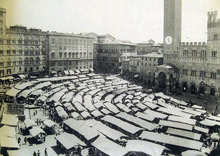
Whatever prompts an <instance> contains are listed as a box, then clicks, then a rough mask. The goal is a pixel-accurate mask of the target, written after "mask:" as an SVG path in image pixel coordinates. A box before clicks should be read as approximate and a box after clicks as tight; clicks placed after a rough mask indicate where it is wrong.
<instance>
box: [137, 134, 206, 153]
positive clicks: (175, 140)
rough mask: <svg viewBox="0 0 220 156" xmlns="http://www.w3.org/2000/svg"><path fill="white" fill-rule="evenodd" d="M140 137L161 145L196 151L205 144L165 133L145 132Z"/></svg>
mask: <svg viewBox="0 0 220 156" xmlns="http://www.w3.org/2000/svg"><path fill="white" fill-rule="evenodd" d="M140 137H141V138H144V139H147V140H151V141H156V142H160V143H165V144H170V145H175V146H180V147H185V148H189V149H195V150H200V149H201V147H202V145H203V143H202V142H199V141H194V140H189V139H185V138H179V137H175V136H170V135H165V134H163V133H155V132H147V131H143V133H142V134H141V135H140Z"/></svg>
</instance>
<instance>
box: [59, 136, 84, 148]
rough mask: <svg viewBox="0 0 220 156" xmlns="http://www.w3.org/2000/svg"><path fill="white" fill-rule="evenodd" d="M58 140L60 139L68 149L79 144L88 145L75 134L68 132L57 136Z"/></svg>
mask: <svg viewBox="0 0 220 156" xmlns="http://www.w3.org/2000/svg"><path fill="white" fill-rule="evenodd" d="M56 140H57V141H59V142H60V143H61V144H62V145H63V146H64V147H65V149H67V150H69V149H71V148H73V147H75V146H79V145H81V146H86V144H85V143H84V142H82V141H81V140H80V139H78V138H77V137H76V136H75V135H73V134H69V133H66V132H64V133H62V134H61V135H58V136H56Z"/></svg>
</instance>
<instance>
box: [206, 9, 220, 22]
mask: <svg viewBox="0 0 220 156" xmlns="http://www.w3.org/2000/svg"><path fill="white" fill-rule="evenodd" d="M207 15H208V24H210V23H220V19H217V16H218V11H210V12H208V13H207Z"/></svg>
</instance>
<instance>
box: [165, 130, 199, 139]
mask: <svg viewBox="0 0 220 156" xmlns="http://www.w3.org/2000/svg"><path fill="white" fill-rule="evenodd" d="M166 133H167V134H173V135H177V136H182V137H186V138H189V139H193V140H200V138H201V134H198V133H193V132H189V131H183V130H180V129H174V128H168V129H167V131H166Z"/></svg>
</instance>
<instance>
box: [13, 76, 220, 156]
mask: <svg viewBox="0 0 220 156" xmlns="http://www.w3.org/2000/svg"><path fill="white" fill-rule="evenodd" d="M19 88H20V89H22V91H21V92H18V94H16V98H21V97H23V98H24V101H26V100H27V99H29V98H30V97H33V98H34V100H33V104H35V105H39V103H41V105H42V106H43V107H45V108H47V109H48V110H49V117H50V120H49V119H48V120H45V121H44V125H45V127H46V129H50V131H54V129H55V125H56V124H61V125H62V127H63V130H64V133H61V134H60V135H58V136H57V137H56V140H57V146H58V147H59V148H60V149H62V151H64V152H65V153H66V152H70V153H72V152H79V151H81V150H85V149H87V148H88V147H89V148H90V149H91V150H90V152H95V153H102V154H104V155H127V154H129V153H134V154H137V153H145V154H147V155H153V156H154V155H162V154H163V155H165V154H167V153H170V154H174V155H180V154H181V153H184V152H185V153H187V152H189V151H191V152H200V153H203V154H204V155H205V154H206V153H210V152H211V150H212V147H213V146H212V143H216V142H218V141H219V136H218V134H217V133H218V132H219V126H220V117H217V116H212V115H210V114H208V113H207V112H206V111H205V110H204V109H203V108H202V107H200V106H197V105H193V106H191V105H189V104H188V103H186V102H184V101H179V100H177V99H174V98H172V97H170V96H167V95H164V94H163V93H156V94H147V93H144V92H143V91H142V87H141V86H137V85H133V84H130V83H129V82H127V81H125V80H123V79H120V78H118V77H115V76H110V77H103V76H101V75H97V74H94V73H88V74H79V75H74V76H64V77H55V78H44V79H38V80H37V81H30V82H27V85H26V83H25V84H18V85H16V86H15V89H19ZM33 127H35V126H32V129H33ZM45 127H44V128H42V127H41V128H42V129H44V130H43V131H42V130H39V129H38V130H36V128H35V130H33V131H34V132H31V135H32V136H38V134H44V133H48V132H46V130H45ZM35 132H38V133H37V134H35ZM55 133H56V132H55ZM67 138H72V139H71V141H69V140H70V139H69V140H68V141H67ZM134 145H135V146H134ZM146 147H149V148H146ZM90 154H91V153H90ZM93 154H94V153H93Z"/></svg>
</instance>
